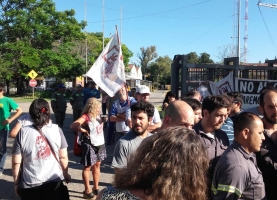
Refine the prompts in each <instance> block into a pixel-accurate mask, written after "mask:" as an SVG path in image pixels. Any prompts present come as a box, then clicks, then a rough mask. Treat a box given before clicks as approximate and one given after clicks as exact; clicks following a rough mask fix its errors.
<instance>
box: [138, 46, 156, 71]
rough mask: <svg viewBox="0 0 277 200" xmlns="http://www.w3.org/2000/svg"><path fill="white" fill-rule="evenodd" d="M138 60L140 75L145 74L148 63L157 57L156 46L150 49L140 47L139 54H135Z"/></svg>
mask: <svg viewBox="0 0 277 200" xmlns="http://www.w3.org/2000/svg"><path fill="white" fill-rule="evenodd" d="M137 57H138V59H139V65H140V67H141V70H142V73H144V72H146V68H147V67H148V65H149V63H150V62H151V61H152V60H154V59H155V58H157V57H158V54H157V48H156V46H150V47H146V48H144V47H141V48H140V53H138V54H137Z"/></svg>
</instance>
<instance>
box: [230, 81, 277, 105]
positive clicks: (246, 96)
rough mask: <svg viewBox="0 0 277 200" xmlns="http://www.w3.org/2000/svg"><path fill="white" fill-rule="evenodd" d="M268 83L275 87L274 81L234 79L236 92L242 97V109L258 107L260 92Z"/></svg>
mask: <svg viewBox="0 0 277 200" xmlns="http://www.w3.org/2000/svg"><path fill="white" fill-rule="evenodd" d="M268 83H271V84H273V85H274V87H276V86H277V81H275V80H258V79H246V78H235V85H236V86H235V88H236V91H237V92H240V93H242V95H243V104H242V108H243V109H247V108H251V107H254V106H257V105H259V97H260V92H261V90H262V89H263V87H265V86H266V85H267V84H268Z"/></svg>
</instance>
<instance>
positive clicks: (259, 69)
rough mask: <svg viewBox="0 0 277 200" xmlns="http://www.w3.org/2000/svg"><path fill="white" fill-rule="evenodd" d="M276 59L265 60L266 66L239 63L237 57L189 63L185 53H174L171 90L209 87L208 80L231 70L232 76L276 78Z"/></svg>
mask: <svg viewBox="0 0 277 200" xmlns="http://www.w3.org/2000/svg"><path fill="white" fill-rule="evenodd" d="M275 63H276V64H277V60H269V61H267V64H268V66H244V65H239V61H238V58H237V57H235V58H226V59H225V60H224V64H223V65H222V64H191V63H188V62H187V56H186V55H176V56H175V57H174V59H173V62H172V65H171V90H172V91H173V92H174V93H175V94H179V90H181V94H185V93H186V92H187V91H189V90H192V89H194V88H197V87H198V86H199V84H200V83H201V84H204V85H206V86H207V88H208V89H209V90H210V88H209V84H208V81H213V82H216V81H219V80H221V79H223V78H224V77H226V76H227V75H228V74H229V72H231V71H233V72H234V73H233V78H234V79H235V78H249V79H258V80H277V68H275V67H274V64H275Z"/></svg>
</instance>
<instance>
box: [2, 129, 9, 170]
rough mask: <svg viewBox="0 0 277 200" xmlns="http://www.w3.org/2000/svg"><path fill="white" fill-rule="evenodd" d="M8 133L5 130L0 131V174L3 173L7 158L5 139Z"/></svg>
mask: <svg viewBox="0 0 277 200" xmlns="http://www.w3.org/2000/svg"><path fill="white" fill-rule="evenodd" d="M8 135H9V131H8V130H6V129H2V130H0V172H2V173H3V170H4V165H5V162H6V156H7V139H8Z"/></svg>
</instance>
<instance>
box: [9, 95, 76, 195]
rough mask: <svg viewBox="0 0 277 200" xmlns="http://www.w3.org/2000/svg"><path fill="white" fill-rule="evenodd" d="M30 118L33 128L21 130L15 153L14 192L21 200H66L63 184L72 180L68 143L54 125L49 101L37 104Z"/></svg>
mask: <svg viewBox="0 0 277 200" xmlns="http://www.w3.org/2000/svg"><path fill="white" fill-rule="evenodd" d="M29 114H30V116H31V119H32V121H33V125H29V126H24V127H22V128H21V129H20V132H19V133H18V134H17V136H16V138H15V141H14V145H13V150H12V154H13V155H12V173H13V178H14V184H15V192H16V194H17V195H19V196H20V197H21V199H22V200H25V199H26V200H33V199H34V200H35V199H42V200H44V199H45V200H48V199H54V200H59V199H63V198H64V197H63V193H62V186H63V183H62V180H63V179H65V180H66V182H67V183H68V182H69V181H70V180H71V176H70V175H69V174H68V157H67V142H66V139H65V137H64V134H63V132H62V130H61V129H60V128H59V127H58V125H56V124H52V123H51V121H50V107H49V104H48V102H47V101H45V100H44V99H36V100H34V101H33V102H32V104H31V106H30V108H29ZM20 168H21V169H20Z"/></svg>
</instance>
